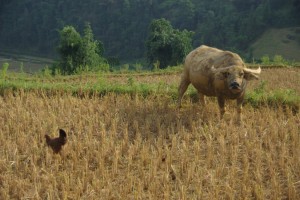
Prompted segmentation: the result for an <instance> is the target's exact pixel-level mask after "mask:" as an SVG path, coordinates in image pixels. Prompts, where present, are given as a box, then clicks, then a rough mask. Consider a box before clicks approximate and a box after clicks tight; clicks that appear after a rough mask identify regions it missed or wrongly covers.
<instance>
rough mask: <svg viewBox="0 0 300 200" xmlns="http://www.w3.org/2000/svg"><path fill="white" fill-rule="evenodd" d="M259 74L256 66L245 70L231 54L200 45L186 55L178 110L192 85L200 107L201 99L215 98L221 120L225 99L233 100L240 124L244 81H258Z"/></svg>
mask: <svg viewBox="0 0 300 200" xmlns="http://www.w3.org/2000/svg"><path fill="white" fill-rule="evenodd" d="M260 72H261V69H260V67H259V68H258V69H248V68H247V67H246V66H245V63H244V62H243V61H242V59H241V57H240V56H239V55H237V54H235V53H232V52H230V51H222V50H220V49H216V48H212V47H208V46H205V45H202V46H200V47H198V48H197V49H195V50H193V51H192V52H190V53H189V54H188V55H187V56H186V59H185V63H184V70H183V74H182V78H181V83H180V86H179V88H178V93H179V99H178V106H179V107H181V99H182V97H183V94H184V93H185V91H186V89H187V87H188V86H189V84H190V83H192V85H193V86H194V87H195V88H196V89H197V91H198V93H199V100H200V102H201V103H202V104H203V105H205V99H204V96H215V97H217V98H218V104H219V108H220V117H221V119H222V118H223V115H224V113H225V99H236V100H237V115H238V122H242V114H241V112H242V103H243V100H244V95H245V89H246V85H247V80H252V79H258V75H259V74H260Z"/></svg>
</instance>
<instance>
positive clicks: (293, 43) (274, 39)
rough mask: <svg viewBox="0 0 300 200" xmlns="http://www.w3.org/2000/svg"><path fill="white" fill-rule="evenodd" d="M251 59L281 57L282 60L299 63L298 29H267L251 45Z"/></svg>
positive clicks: (299, 29) (299, 44)
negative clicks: (265, 56) (266, 56)
mask: <svg viewBox="0 0 300 200" xmlns="http://www.w3.org/2000/svg"><path fill="white" fill-rule="evenodd" d="M251 49H252V53H253V57H254V58H256V59H259V58H261V57H262V56H264V55H268V56H269V57H270V58H273V56H274V55H281V56H283V58H284V59H287V60H294V61H300V27H291V28H283V29H269V30H267V31H265V32H264V33H263V34H262V36H261V37H259V39H258V40H257V41H255V43H253V44H252V45H251Z"/></svg>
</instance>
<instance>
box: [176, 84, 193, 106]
mask: <svg viewBox="0 0 300 200" xmlns="http://www.w3.org/2000/svg"><path fill="white" fill-rule="evenodd" d="M189 84H190V81H189V80H187V79H185V78H182V79H181V82H180V85H179V88H178V107H179V108H180V107H181V100H182V97H183V94H184V93H185V91H186V90H187V88H188V86H189Z"/></svg>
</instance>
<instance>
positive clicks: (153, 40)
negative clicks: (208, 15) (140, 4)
mask: <svg viewBox="0 0 300 200" xmlns="http://www.w3.org/2000/svg"><path fill="white" fill-rule="evenodd" d="M149 32H150V33H149V36H148V39H147V41H146V48H147V59H148V61H149V62H150V63H156V62H159V67H160V68H166V67H167V66H168V65H176V64H178V63H181V62H182V61H183V58H184V57H185V55H186V54H187V53H188V52H189V51H190V50H191V49H192V36H193V32H190V31H187V30H184V31H179V30H177V29H173V27H172V25H171V24H170V22H169V21H168V20H166V19H164V18H162V19H157V20H153V21H152V22H151V24H150V27H149Z"/></svg>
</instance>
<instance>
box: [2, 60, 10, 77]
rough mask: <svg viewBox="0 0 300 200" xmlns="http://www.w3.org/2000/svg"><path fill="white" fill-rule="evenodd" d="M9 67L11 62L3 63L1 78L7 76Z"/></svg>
mask: <svg viewBox="0 0 300 200" xmlns="http://www.w3.org/2000/svg"><path fill="white" fill-rule="evenodd" d="M8 67H9V64H8V63H3V65H2V71H1V78H2V79H5V78H6V76H7V69H8Z"/></svg>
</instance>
